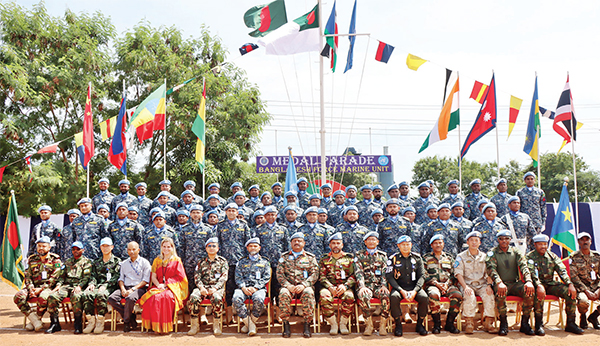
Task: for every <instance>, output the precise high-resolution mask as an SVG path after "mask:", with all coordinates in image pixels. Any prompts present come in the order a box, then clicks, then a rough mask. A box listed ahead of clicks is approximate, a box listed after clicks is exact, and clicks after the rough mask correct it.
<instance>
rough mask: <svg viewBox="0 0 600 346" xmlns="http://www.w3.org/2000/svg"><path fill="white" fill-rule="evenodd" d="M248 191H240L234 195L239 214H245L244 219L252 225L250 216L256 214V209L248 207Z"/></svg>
mask: <svg viewBox="0 0 600 346" xmlns="http://www.w3.org/2000/svg"><path fill="white" fill-rule="evenodd" d="M246 200H247V199H246V193H245V192H244V191H238V192H236V193H235V194H234V195H233V202H234V203H235V204H236V205H237V208H238V215H240V214H243V215H244V220H245V221H246V223H247V224H248V225H251V224H252V223H251V221H250V217H252V214H254V210H253V209H251V208H248V207H246Z"/></svg>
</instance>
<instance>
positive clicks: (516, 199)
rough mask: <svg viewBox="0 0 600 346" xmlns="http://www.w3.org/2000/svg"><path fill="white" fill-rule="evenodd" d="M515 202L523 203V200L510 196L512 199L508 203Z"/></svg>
mask: <svg viewBox="0 0 600 346" xmlns="http://www.w3.org/2000/svg"><path fill="white" fill-rule="evenodd" d="M514 201H518V202H521V199H520V198H519V196H510V198H509V199H508V202H506V203H507V204H510V203H512V202H514Z"/></svg>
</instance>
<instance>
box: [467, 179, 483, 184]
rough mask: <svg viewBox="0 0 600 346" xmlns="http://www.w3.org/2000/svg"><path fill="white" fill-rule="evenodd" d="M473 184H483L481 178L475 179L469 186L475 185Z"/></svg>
mask: <svg viewBox="0 0 600 346" xmlns="http://www.w3.org/2000/svg"><path fill="white" fill-rule="evenodd" d="M473 184H481V179H473V180H472V181H471V182H470V183H469V186H473Z"/></svg>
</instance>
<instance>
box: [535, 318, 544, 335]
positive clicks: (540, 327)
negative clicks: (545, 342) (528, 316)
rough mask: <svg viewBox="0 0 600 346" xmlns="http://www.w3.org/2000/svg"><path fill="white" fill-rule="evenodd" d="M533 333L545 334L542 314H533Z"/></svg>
mask: <svg viewBox="0 0 600 346" xmlns="http://www.w3.org/2000/svg"><path fill="white" fill-rule="evenodd" d="M535 335H538V336H544V335H546V331H545V330H544V315H542V314H535Z"/></svg>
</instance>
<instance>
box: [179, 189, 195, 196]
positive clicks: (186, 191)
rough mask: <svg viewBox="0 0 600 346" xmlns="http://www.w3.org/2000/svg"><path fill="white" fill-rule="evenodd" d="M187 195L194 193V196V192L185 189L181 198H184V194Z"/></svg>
mask: <svg viewBox="0 0 600 346" xmlns="http://www.w3.org/2000/svg"><path fill="white" fill-rule="evenodd" d="M185 195H192V196H193V195H194V194H193V193H192V191H191V190H185V191H183V192H182V193H181V198H183V196H185Z"/></svg>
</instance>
